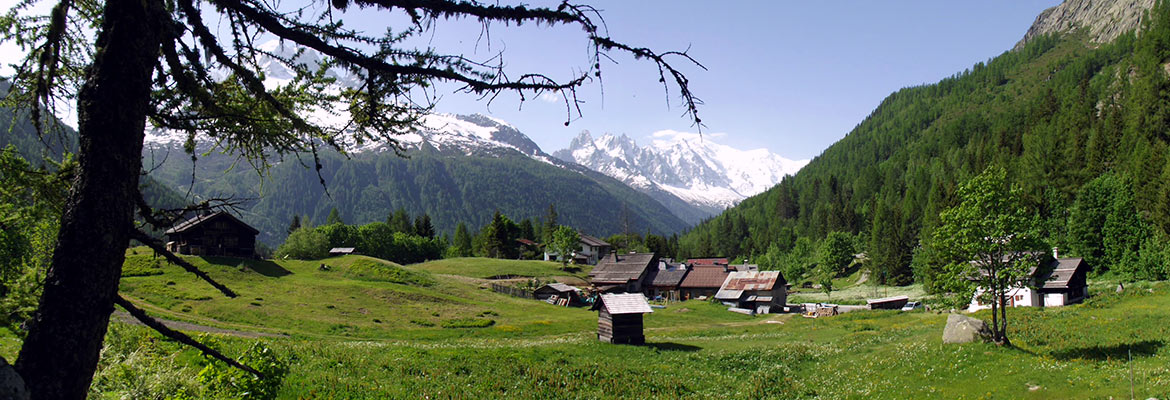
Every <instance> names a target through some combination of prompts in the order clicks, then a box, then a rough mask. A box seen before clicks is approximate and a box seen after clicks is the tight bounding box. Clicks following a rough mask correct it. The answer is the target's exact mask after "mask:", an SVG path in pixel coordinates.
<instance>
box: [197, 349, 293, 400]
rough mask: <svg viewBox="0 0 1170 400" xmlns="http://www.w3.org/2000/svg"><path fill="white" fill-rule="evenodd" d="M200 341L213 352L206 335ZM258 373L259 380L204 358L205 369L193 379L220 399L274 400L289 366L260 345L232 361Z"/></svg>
mask: <svg viewBox="0 0 1170 400" xmlns="http://www.w3.org/2000/svg"><path fill="white" fill-rule="evenodd" d="M200 339H201V341H202V342H203V343H205V344H207V345H208V346H212V348H215V346H214V344H216V343H217V341H215V340H209V337H208V336H207V335H203V336H201V337H200ZM236 361H239V362H240V363H241V364H244V365H247V366H249V367H251V368H253V369H255V370H256V371H258V372H260V373H261V374H262V375H263V376H264V377H263V378H260V377H257V376H256V375H253V374H251V373H249V372H246V371H242V370H240V369H238V368H235V367H232V366H229V365H227V364H226V363H224V362H222V361H219V360H216V359H213V358H210V357H207V358H206V359H205V366H204V367H203V370H202V371H199V374H198V375H197V376H196V379H197V380H198V381H199V383H201V384H203V385H206V386H207V390H208V391H209V392H210V393H213V394H215V395H216V396H217V397H221V398H233V399H258V400H268V399H275V398H276V395H277V393H278V392H279V390H280V384H281V382H282V381H284V378H285V376H286V375H288V371H289V362H288V360H287V359H286V358H285V357H282V356H280V355H278V354H276V351H274V350H273V349H271V348H269V347H268V346H267V345H266V344H264V343H262V342H255V343H253V344H252V346H251V347H249V348H248V349H247V350H246V351H244V354H243V355H241V356H240V357H239V358H237V359H236Z"/></svg>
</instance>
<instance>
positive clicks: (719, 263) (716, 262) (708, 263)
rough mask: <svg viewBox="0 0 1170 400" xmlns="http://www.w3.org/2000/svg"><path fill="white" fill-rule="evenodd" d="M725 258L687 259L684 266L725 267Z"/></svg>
mask: <svg viewBox="0 0 1170 400" xmlns="http://www.w3.org/2000/svg"><path fill="white" fill-rule="evenodd" d="M727 263H728V260H727V258H688V259H687V262H686V264H687V265H690V266H691V267H727Z"/></svg>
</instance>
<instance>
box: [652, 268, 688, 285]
mask: <svg viewBox="0 0 1170 400" xmlns="http://www.w3.org/2000/svg"><path fill="white" fill-rule="evenodd" d="M686 276H687V270H685V269H681V268H680V269H676V270H670V271H664V270H661V269H657V268H654V269H651V270H650V274H649V275H648V276H647V277H646V281H647V282H649V283H650V286H656V287H677V286H678V284H680V283H682V280H683V278H684V277H686Z"/></svg>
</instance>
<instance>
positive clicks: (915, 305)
mask: <svg viewBox="0 0 1170 400" xmlns="http://www.w3.org/2000/svg"><path fill="white" fill-rule="evenodd" d="M924 308H925V306H923V305H922V302H920V301H911V302H909V303H906V305H904V306H902V311H914V310H922V309H924Z"/></svg>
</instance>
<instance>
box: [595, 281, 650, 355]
mask: <svg viewBox="0 0 1170 400" xmlns="http://www.w3.org/2000/svg"><path fill="white" fill-rule="evenodd" d="M593 309H595V310H598V312H597V340H600V341H602V342H607V343H615V344H643V343H646V336H644V335H643V334H642V314H646V313H651V312H654V311H653V310H651V309H650V304H649V303H646V298H645V297H643V296H642V295H641V294H640V293H625V294H608V293H607V294H603V295H601V299H600V300H599V301H597V302H596V303H594V304H593Z"/></svg>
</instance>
